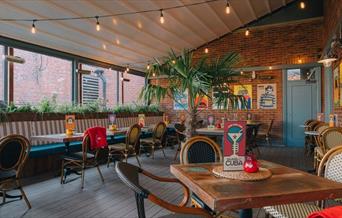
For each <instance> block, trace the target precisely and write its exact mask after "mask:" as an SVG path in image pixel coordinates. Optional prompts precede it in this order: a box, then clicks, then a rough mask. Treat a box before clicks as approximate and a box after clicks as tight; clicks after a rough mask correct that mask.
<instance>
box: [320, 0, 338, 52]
mask: <svg viewBox="0 0 342 218" xmlns="http://www.w3.org/2000/svg"><path fill="white" fill-rule="evenodd" d="M341 19H342V0H324V31H323V38H322V43H323V46H325V45H326V42H327V40H328V39H329V37H331V35H332V34H333V31H334V30H335V28H336V26H337V24H338V23H339V22H340V21H341Z"/></svg>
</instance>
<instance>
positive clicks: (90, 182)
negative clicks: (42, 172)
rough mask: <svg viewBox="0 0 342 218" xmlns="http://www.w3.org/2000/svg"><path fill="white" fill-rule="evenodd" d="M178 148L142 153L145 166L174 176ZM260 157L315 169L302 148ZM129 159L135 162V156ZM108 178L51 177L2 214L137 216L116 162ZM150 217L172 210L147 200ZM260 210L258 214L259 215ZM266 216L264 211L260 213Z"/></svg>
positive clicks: (162, 186)
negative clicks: (61, 180) (82, 184)
mask: <svg viewBox="0 0 342 218" xmlns="http://www.w3.org/2000/svg"><path fill="white" fill-rule="evenodd" d="M174 152H175V150H172V149H167V150H166V153H167V155H168V159H164V158H163V156H162V153H161V152H160V151H157V152H156V157H155V159H154V160H152V159H151V158H148V157H145V156H142V158H141V162H142V166H143V168H144V169H146V170H148V171H150V172H152V173H154V174H156V175H159V176H168V177H170V176H172V175H171V173H170V171H169V166H170V164H171V163H173V162H172V161H171V160H173V155H174ZM261 153H262V155H261V158H262V159H265V160H270V161H273V162H277V163H280V164H284V165H287V166H290V167H295V168H297V169H301V170H308V169H311V168H312V160H311V158H308V157H305V156H304V154H303V151H302V149H301V148H281V147H279V148H277V147H273V148H269V147H263V148H261ZM129 162H131V163H134V164H135V163H136V162H135V158H131V159H129ZM101 170H102V173H103V175H104V178H105V183H104V184H103V183H102V182H101V180H100V178H99V176H98V174H97V171H96V170H94V169H89V170H87V171H86V174H85V188H84V190H83V191H82V190H81V189H80V179H77V180H75V181H73V182H70V183H68V184H65V185H61V184H60V183H59V178H51V179H48V180H45V181H41V182H38V183H35V184H31V185H28V186H25V187H24V189H25V191H26V194H27V196H28V198H29V200H30V202H31V204H32V209H31V210H27V207H26V204H25V202H24V201H23V200H22V201H20V200H19V201H18V200H17V201H14V202H11V203H8V204H5V205H3V206H0V217H1V218H10V217H32V218H33V217H34V218H40V217H41V218H45V217H49V218H51V217H64V218H68V217H114V218H116V217H127V218H130V217H136V216H137V212H136V206H135V199H134V195H133V192H132V191H131V190H129V189H128V188H127V187H126V186H125V185H124V184H122V183H121V181H120V180H119V178H118V177H117V175H116V174H115V172H114V171H113V165H111V167H109V168H107V167H106V166H102V167H101ZM145 178H146V177H144V178H142V184H143V186H144V187H146V188H147V189H148V190H150V191H152V192H154V193H155V194H157V195H158V196H161V197H162V198H163V199H165V200H167V201H170V202H173V203H176V202H179V201H180V200H181V198H182V190H181V187H180V186H179V185H178V184H168V183H158V182H155V181H153V180H150V179H145ZM145 207H146V214H147V217H158V216H160V215H164V214H168V213H169V212H168V211H166V210H164V209H162V208H160V207H158V206H156V205H153V204H152V203H150V202H149V201H145ZM256 214H257V213H255V216H256ZM259 217H263V212H261V213H260V214H259Z"/></svg>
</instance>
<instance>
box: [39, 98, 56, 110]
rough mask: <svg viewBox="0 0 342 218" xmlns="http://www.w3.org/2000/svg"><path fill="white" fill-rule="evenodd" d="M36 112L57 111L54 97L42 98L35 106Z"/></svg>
mask: <svg viewBox="0 0 342 218" xmlns="http://www.w3.org/2000/svg"><path fill="white" fill-rule="evenodd" d="M36 109H37V112H38V113H54V112H57V110H56V109H57V103H56V99H55V98H52V99H51V100H49V99H47V98H44V99H43V100H42V101H41V102H39V104H38V105H37V106H36Z"/></svg>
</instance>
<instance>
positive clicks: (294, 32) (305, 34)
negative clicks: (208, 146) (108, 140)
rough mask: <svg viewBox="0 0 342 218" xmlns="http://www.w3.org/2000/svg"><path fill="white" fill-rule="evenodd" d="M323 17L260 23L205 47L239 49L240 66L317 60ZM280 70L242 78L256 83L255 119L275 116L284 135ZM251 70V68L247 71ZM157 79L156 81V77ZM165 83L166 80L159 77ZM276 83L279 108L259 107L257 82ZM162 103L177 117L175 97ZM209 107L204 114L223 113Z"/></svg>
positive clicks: (216, 51) (213, 53) (219, 51)
mask: <svg viewBox="0 0 342 218" xmlns="http://www.w3.org/2000/svg"><path fill="white" fill-rule="evenodd" d="M322 26H323V21H322V20H311V21H305V22H302V23H292V24H287V25H279V26H269V27H258V28H256V29H252V30H251V34H250V36H249V37H245V35H244V32H241V31H238V32H234V33H231V34H228V35H227V36H225V37H223V38H221V39H219V40H216V41H213V42H212V43H210V44H209V45H207V46H206V47H208V49H209V54H208V55H209V56H210V57H217V56H223V55H224V54H225V53H227V52H229V51H234V52H238V53H239V54H240V55H241V57H242V59H241V62H240V64H239V66H240V67H256V66H272V65H283V64H298V60H299V59H301V60H302V61H303V63H311V62H316V61H317V60H318V55H319V54H320V50H321V40H322V38H321V37H322ZM203 51H204V47H202V48H199V49H198V50H196V51H195V54H194V58H195V59H197V58H199V57H201V56H202V55H204V53H203ZM281 72H282V71H281V70H268V71H258V72H257V75H270V76H272V77H273V79H272V80H267V81H263V80H260V79H256V80H253V81H252V80H249V79H243V80H242V83H243V84H246V85H247V84H251V85H252V87H253V108H252V110H251V113H252V114H253V118H254V119H255V120H261V121H263V122H265V123H268V122H269V121H270V120H271V119H275V123H274V127H275V128H274V130H275V131H274V133H275V134H276V135H278V136H280V137H281V136H282V122H283V120H282V113H283V102H282V96H283V87H282V74H281ZM247 73H248V72H247ZM153 82H154V83H155V82H156V81H153ZM158 82H159V83H161V84H164V85H166V84H167V81H165V80H160V81H158ZM265 83H276V85H277V109H274V110H261V109H257V102H256V98H257V93H256V89H257V86H256V85H257V84H265ZM161 106H162V107H163V108H164V109H165V111H168V112H169V113H170V117H171V119H176V118H177V116H179V114H180V113H182V112H180V111H174V110H173V101H172V100H171V99H168V98H167V99H164V100H163V101H162V102H161ZM211 108H212V107H211V102H210V104H209V109H208V110H206V111H204V112H203V113H202V115H201V116H202V117H206V115H207V114H214V115H215V116H216V118H220V117H222V116H223V115H224V112H221V111H219V110H212V109H211ZM239 116H240V117H241V118H243V117H245V116H246V112H239Z"/></svg>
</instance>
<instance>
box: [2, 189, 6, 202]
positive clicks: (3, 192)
mask: <svg viewBox="0 0 342 218" xmlns="http://www.w3.org/2000/svg"><path fill="white" fill-rule="evenodd" d="M2 194H3V195H2V203H5V202H6V191H5V190H2Z"/></svg>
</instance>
